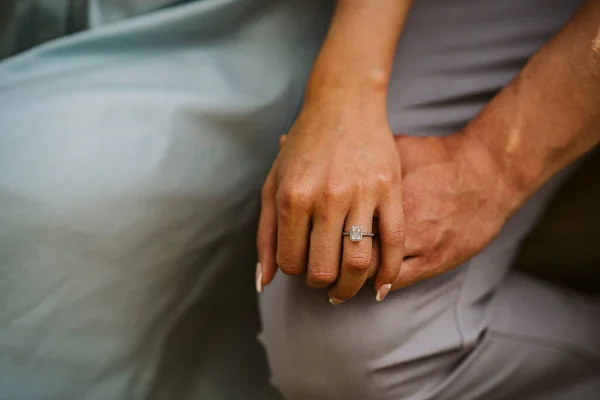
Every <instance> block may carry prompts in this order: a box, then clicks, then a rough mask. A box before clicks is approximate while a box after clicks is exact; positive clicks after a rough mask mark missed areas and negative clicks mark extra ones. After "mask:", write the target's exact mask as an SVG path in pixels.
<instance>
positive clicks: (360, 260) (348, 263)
mask: <svg viewBox="0 0 600 400" xmlns="http://www.w3.org/2000/svg"><path fill="white" fill-rule="evenodd" d="M344 264H345V265H344V266H345V268H346V269H347V270H349V271H351V272H356V273H364V272H366V271H368V269H369V266H370V265H371V257H369V256H368V254H366V253H358V254H353V255H352V256H349V257H347V258H346V259H345V260H344Z"/></svg>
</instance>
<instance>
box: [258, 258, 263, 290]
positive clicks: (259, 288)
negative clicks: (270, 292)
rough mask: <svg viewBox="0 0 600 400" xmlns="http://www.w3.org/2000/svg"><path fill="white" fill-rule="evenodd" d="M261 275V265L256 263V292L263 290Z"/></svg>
mask: <svg viewBox="0 0 600 400" xmlns="http://www.w3.org/2000/svg"><path fill="white" fill-rule="evenodd" d="M262 276H263V274H262V265H260V263H256V292H257V293H259V294H260V293H262V291H263V284H262Z"/></svg>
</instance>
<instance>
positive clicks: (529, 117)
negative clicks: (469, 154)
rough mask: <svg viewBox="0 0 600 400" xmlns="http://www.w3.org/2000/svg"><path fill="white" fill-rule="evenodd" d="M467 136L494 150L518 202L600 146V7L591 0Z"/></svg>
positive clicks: (472, 125) (467, 131)
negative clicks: (479, 140) (577, 159)
mask: <svg viewBox="0 0 600 400" xmlns="http://www.w3.org/2000/svg"><path fill="white" fill-rule="evenodd" d="M465 132H466V135H468V136H472V137H476V138H477V139H481V140H482V141H483V142H484V143H485V144H486V146H487V147H488V148H489V149H490V151H491V153H492V156H493V157H494V158H495V159H496V160H497V163H498V166H499V169H500V171H501V172H502V175H503V176H504V180H505V183H506V185H507V189H508V193H510V195H511V196H513V197H514V198H515V199H517V202H519V201H522V200H524V199H525V198H527V197H528V196H529V195H531V194H532V193H533V192H534V191H535V190H536V189H538V188H539V187H540V186H541V185H542V184H543V183H544V182H545V181H547V180H548V179H549V178H550V177H551V176H553V175H554V174H556V173H557V172H558V171H560V170H561V169H563V168H565V167H566V166H567V165H568V164H569V163H571V162H572V161H573V160H575V159H576V158H578V157H580V156H581V155H583V154H584V153H585V152H587V151H588V150H590V149H591V148H592V147H594V146H595V145H596V144H598V142H600V2H598V1H597V0H590V1H588V2H587V3H586V4H585V5H584V7H583V8H582V9H581V10H580V11H579V12H578V13H577V14H576V15H575V16H574V18H573V19H572V20H571V21H570V22H569V23H568V24H567V25H566V26H565V27H564V28H563V29H562V30H561V31H560V32H559V33H558V34H557V35H556V36H555V37H554V38H553V39H552V40H551V41H550V42H548V43H547V44H546V45H545V46H544V47H543V48H542V49H541V50H540V51H539V52H538V53H537V54H536V55H534V56H533V57H532V59H531V60H530V61H529V63H528V64H527V65H526V67H525V68H524V69H523V71H522V72H521V73H520V74H519V76H518V77H517V78H516V79H515V80H514V81H513V82H512V83H511V84H509V85H508V86H507V87H506V88H505V89H504V90H503V91H502V92H501V93H500V94H499V95H498V96H497V97H496V98H495V99H494V100H493V101H492V102H490V104H489V105H488V106H487V107H486V108H485V109H484V110H483V111H482V112H481V113H480V115H479V116H478V117H477V118H476V119H475V120H474V121H472V122H471V123H470V124H469V125H468V126H467V128H466V130H465ZM517 205H518V204H515V206H517Z"/></svg>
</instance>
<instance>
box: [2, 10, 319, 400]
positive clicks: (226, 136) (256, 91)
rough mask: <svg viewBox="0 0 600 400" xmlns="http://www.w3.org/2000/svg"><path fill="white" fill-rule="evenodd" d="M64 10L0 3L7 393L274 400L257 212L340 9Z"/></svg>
mask: <svg viewBox="0 0 600 400" xmlns="http://www.w3.org/2000/svg"><path fill="white" fill-rule="evenodd" d="M66 3H67V2H63V1H38V2H36V3H35V4H34V3H33V2H31V1H23V2H21V1H16V2H11V1H9V2H7V1H6V0H0V4H2V6H3V10H13V11H14V12H13V13H9V14H7V13H5V12H4V13H2V19H3V25H2V26H3V31H2V39H3V42H2V52H3V54H4V55H8V54H9V53H11V54H13V53H15V52H17V53H18V54H16V55H13V56H11V57H8V58H4V60H3V61H1V62H0V210H1V212H0V377H1V378H0V399H3V400H4V399H10V400H21V399H27V400H33V399H44V400H47V399H61V400H65V399H127V400H134V399H142V398H160V399H187V398H189V399H215V400H227V399H241V398H244V399H261V400H263V399H269V398H271V396H273V395H274V394H273V393H272V392H271V391H270V389H269V388H268V387H267V372H266V363H265V360H264V356H263V353H262V349H261V348H260V347H259V345H258V344H257V342H256V340H255V334H256V332H257V331H258V319H257V311H256V301H255V295H254V290H253V274H254V265H255V262H256V256H255V254H254V240H255V235H254V232H255V231H254V229H255V226H254V223H255V219H256V215H257V210H258V198H259V190H260V186H261V184H262V179H263V177H264V176H265V174H266V172H267V170H268V168H269V166H270V164H271V162H272V159H273V157H274V154H275V152H276V150H277V136H278V134H280V133H281V132H284V131H285V130H286V129H287V127H288V125H289V124H290V122H291V121H292V119H293V117H294V115H295V113H296V112H297V109H298V107H299V105H300V101H301V96H302V91H303V87H304V82H305V79H306V76H307V73H308V71H309V68H310V66H311V63H312V61H313V59H314V56H315V53H316V51H317V49H318V47H319V44H320V42H321V40H322V36H323V34H324V30H325V28H326V22H327V18H328V8H329V6H330V4H329V2H322V1H321V0H310V1H308V0H293V1H292V0H200V1H189V2H177V3H181V4H173V5H172V6H170V7H167V6H168V5H169V3H175V2H169V1H142V0H139V1H123V0H119V1H117V0H110V1H108V0H107V1H99V0H96V1H90V2H89V3H88V4H87V6H88V7H87V11H86V14H85V15H87V17H88V21H87V24H84V23H81V21H77V20H75V22H71V25H69V24H66V25H67V26H71V27H74V28H73V29H75V30H79V29H80V28H81V29H83V28H82V26H86V28H85V29H83V30H81V31H79V33H76V34H72V35H67V36H62V35H64V33H65V32H66V31H67V28H65V24H64V23H61V22H60V21H65V20H69V18H71V21H73V19H72V17H68V16H66V15H65V14H64V13H65V12H66V11H65V9H66V8H65V7H64V5H66ZM50 5H53V6H56V7H57V8H56V9H53V8H52V7H50ZM79 6H81V5H79ZM31 10H37V11H35V12H33V13H29V12H31ZM79 10H80V9H79ZM61 12H62V14H61ZM32 15H33V16H34V17H31V16H32ZM7 16H8V17H7ZM30 17H31V18H33V19H30ZM11 18H12V19H11ZM15 18H16V19H15ZM22 18H24V19H22ZM7 20H8V21H7ZM55 28H56V29H55ZM7 32H8V33H7ZM52 37H54V39H53V40H49V41H46V40H47V39H49V38H52ZM21 39H23V41H21ZM42 41H43V42H44V43H42V44H40V45H37V46H33V45H35V44H37V43H39V42H42ZM30 46H33V47H30ZM26 47H30V48H29V49H28V50H26V51H24V50H25V48H26Z"/></svg>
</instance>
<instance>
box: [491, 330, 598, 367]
mask: <svg viewBox="0 0 600 400" xmlns="http://www.w3.org/2000/svg"><path fill="white" fill-rule="evenodd" d="M488 335H489V337H490V338H492V339H500V340H506V341H510V342H518V343H522V344H527V345H533V346H537V347H544V348H547V349H551V350H555V351H560V352H565V353H569V354H571V355H573V356H575V357H579V358H583V359H586V360H589V361H591V362H598V363H600V353H598V352H597V351H589V350H588V351H586V350H583V349H580V348H578V347H577V346H575V345H573V344H570V343H568V342H560V344H559V343H557V342H556V341H555V340H551V339H544V338H542V337H538V336H535V337H534V336H529V335H523V334H519V333H512V332H504V331H498V330H496V329H493V328H489V329H488ZM599 365H600V364H599Z"/></svg>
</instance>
